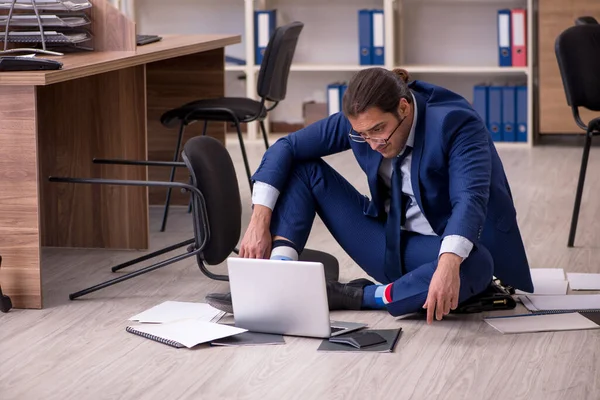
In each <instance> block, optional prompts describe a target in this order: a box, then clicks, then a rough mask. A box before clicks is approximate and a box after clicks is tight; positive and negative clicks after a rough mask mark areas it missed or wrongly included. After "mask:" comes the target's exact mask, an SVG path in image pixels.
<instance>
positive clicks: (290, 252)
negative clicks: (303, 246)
mask: <svg viewBox="0 0 600 400" xmlns="http://www.w3.org/2000/svg"><path fill="white" fill-rule="evenodd" d="M270 258H271V260H285V261H298V250H296V248H295V246H294V244H293V243H292V242H288V241H287V240H274V241H273V247H272V249H271V257H270Z"/></svg>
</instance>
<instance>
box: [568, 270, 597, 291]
mask: <svg viewBox="0 0 600 400" xmlns="http://www.w3.org/2000/svg"><path fill="white" fill-rule="evenodd" d="M567 279H568V280H569V285H570V286H571V289H573V290H600V274H584V273H574V272H569V273H567Z"/></svg>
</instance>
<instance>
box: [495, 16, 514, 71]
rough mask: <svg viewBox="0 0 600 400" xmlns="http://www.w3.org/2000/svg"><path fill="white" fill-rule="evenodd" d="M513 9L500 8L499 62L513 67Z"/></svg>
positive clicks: (504, 65)
mask: <svg viewBox="0 0 600 400" xmlns="http://www.w3.org/2000/svg"><path fill="white" fill-rule="evenodd" d="M510 22H511V11H510V10H508V9H503V10H498V63H499V65H500V66H501V67H512V50H511V41H512V40H511V23H510Z"/></svg>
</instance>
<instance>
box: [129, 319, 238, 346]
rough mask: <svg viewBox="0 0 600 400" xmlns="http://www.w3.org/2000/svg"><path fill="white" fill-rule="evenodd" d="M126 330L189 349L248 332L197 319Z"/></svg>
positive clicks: (130, 327)
mask: <svg viewBox="0 0 600 400" xmlns="http://www.w3.org/2000/svg"><path fill="white" fill-rule="evenodd" d="M125 330H126V331H127V332H129V333H133V334H134V335H138V336H141V337H144V338H146V339H150V340H154V341H155V342H159V343H162V344H166V345H169V346H172V347H176V348H182V347H187V348H189V349H191V348H192V347H194V346H196V345H198V344H200V343H207V342H211V341H213V340H217V339H221V338H224V337H228V336H233V335H237V334H239V333H242V332H246V329H241V328H237V327H234V326H229V325H222V324H216V323H214V322H207V321H200V320H197V319H185V320H179V321H175V322H170V323H166V324H144V325H132V326H128V327H127V328H125Z"/></svg>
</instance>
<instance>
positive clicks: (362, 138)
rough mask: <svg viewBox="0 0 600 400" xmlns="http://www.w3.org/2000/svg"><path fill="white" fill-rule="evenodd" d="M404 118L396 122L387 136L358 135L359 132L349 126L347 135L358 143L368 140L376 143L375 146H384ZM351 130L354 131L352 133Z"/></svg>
mask: <svg viewBox="0 0 600 400" xmlns="http://www.w3.org/2000/svg"><path fill="white" fill-rule="evenodd" d="M406 118H407V117H404V118H402V121H400V122H399V123H398V125H396V127H395V128H394V130H393V131H392V133H390V134H389V136H388V137H387V138H372V137H369V136H366V135H360V134H358V133H356V132H355V131H354V129H352V128H350V132H348V136H350V139H352V140H353V141H355V142H358V143H365V142H367V141H369V142H371V143H374V144H376V145H377V147H380V146H385V145H386V144H388V142H389V140H390V138H391V137H392V135H393V134H394V133H395V132H396V131H397V130H398V128H399V127H400V125H402V123H403V122H404V120H405V119H406ZM352 132H354V133H352Z"/></svg>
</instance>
